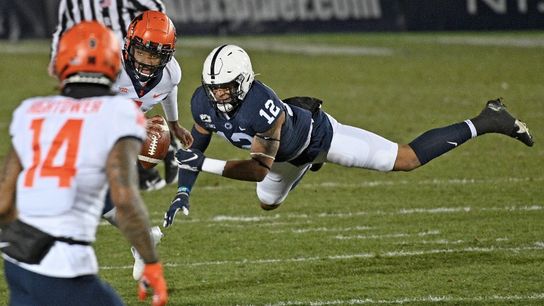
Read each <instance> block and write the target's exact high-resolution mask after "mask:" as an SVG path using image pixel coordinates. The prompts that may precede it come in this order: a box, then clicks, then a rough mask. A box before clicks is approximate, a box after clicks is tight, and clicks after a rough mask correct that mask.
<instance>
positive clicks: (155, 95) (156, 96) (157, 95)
mask: <svg viewBox="0 0 544 306" xmlns="http://www.w3.org/2000/svg"><path fill="white" fill-rule="evenodd" d="M164 94H166V93H160V94H154V95H153V99H156V98H158V97H160V96H162V95H164Z"/></svg>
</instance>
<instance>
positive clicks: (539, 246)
mask: <svg viewBox="0 0 544 306" xmlns="http://www.w3.org/2000/svg"><path fill="white" fill-rule="evenodd" d="M542 250H544V242H543V241H537V242H535V243H533V246H525V247H515V248H502V247H466V248H459V249H452V248H445V249H431V250H412V251H396V252H382V253H372V252H371V253H357V254H338V255H330V256H314V257H296V258H268V259H240V260H218V261H203V262H186V263H182V262H177V263H176V262H166V263H164V265H165V266H167V267H174V268H175V267H196V266H217V265H248V264H254V265H260V264H283V263H291V262H311V261H322V260H351V259H369V258H383V257H392V258H394V257H410V256H424V255H433V254H453V253H498V252H512V253H521V252H525V251H542ZM100 269H103V270H124V269H132V265H130V266H101V267H100Z"/></svg>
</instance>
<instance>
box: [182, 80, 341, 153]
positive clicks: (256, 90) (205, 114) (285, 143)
mask: <svg viewBox="0 0 544 306" xmlns="http://www.w3.org/2000/svg"><path fill="white" fill-rule="evenodd" d="M191 112H192V115H193V119H194V121H195V122H196V123H197V124H198V125H200V126H201V127H203V128H205V129H206V130H208V131H209V132H212V133H217V135H219V136H221V137H223V138H225V139H226V140H227V141H229V142H230V143H232V144H233V145H234V146H236V147H238V148H241V149H250V148H251V143H252V141H253V137H254V136H255V134H256V133H264V132H266V131H268V130H270V129H271V128H272V126H273V125H274V122H276V120H277V119H278V118H279V116H280V114H281V113H282V112H285V114H286V116H285V123H284V124H283V126H282V129H281V140H280V147H279V149H278V153H277V154H276V159H275V160H276V161H278V162H283V161H288V160H291V159H293V158H294V157H296V156H297V155H300V153H301V151H303V149H305V148H306V147H307V146H308V143H307V140H308V133H309V132H310V128H311V126H312V124H313V120H312V114H311V113H310V111H308V110H305V109H302V108H299V107H296V106H288V105H287V104H285V103H283V102H282V101H281V100H280V98H278V96H277V95H276V94H275V93H274V91H273V90H272V89H270V88H269V87H267V86H266V85H264V84H263V83H261V82H260V81H257V80H255V81H254V82H253V85H252V86H251V88H250V90H249V92H248V93H247V95H246V97H245V98H244V100H243V102H242V103H241V104H240V105H239V106H238V109H237V110H236V111H235V112H234V113H233V114H232V117H230V116H228V115H227V114H225V113H222V112H220V111H218V110H216V108H215V107H214V105H213V102H211V101H210V100H209V98H208V96H207V95H206V92H205V89H204V88H203V87H202V86H200V87H199V88H197V89H196V91H195V92H194V94H193V97H192V98H191ZM321 115H322V116H321V117H322V118H321V117H320V118H321V120H327V119H326V118H325V117H326V116H325V114H324V113H323V112H321ZM318 117H319V116H318ZM327 123H328V120H327ZM325 125H326V124H325ZM314 126H315V123H314ZM325 128H327V127H325ZM328 129H330V131H328V132H327V131H323V133H320V136H323V135H321V134H326V136H327V138H328V139H325V141H323V139H320V140H319V141H318V142H319V143H320V144H323V143H324V144H325V147H326V148H325V149H328V145H330V138H331V137H332V129H331V128H330V123H329V124H328ZM316 132H318V131H315V130H314V131H312V137H313V136H314V135H315V134H316ZM329 134H330V135H329ZM312 155H313V154H312ZM314 157H315V156H314Z"/></svg>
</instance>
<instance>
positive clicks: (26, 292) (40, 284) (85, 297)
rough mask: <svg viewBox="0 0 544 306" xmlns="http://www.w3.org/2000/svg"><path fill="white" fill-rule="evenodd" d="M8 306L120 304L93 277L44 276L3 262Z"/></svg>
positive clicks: (103, 285)
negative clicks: (6, 282)
mask: <svg viewBox="0 0 544 306" xmlns="http://www.w3.org/2000/svg"><path fill="white" fill-rule="evenodd" d="M4 270H5V273H6V279H8V284H9V287H10V305H17V306H21V305H22V306H26V305H28V306H30V305H44V306H49V305H51V306H52V305H66V306H71V305H73V306H76V305H78V306H91V305H93V306H94V305H112V306H121V305H124V304H123V302H122V300H121V298H120V297H119V296H118V294H117V293H116V292H115V291H114V290H113V289H112V288H111V287H110V286H109V285H108V284H106V283H105V282H103V281H102V280H100V279H99V278H98V276H96V275H85V276H80V277H75V278H58V277H48V276H44V275H41V274H37V273H34V272H31V271H28V270H26V269H23V268H21V267H19V266H17V265H15V264H13V263H10V262H8V261H5V262H4Z"/></svg>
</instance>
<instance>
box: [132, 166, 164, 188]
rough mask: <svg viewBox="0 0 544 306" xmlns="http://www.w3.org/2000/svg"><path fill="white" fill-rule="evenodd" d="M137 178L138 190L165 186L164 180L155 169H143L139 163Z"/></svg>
mask: <svg viewBox="0 0 544 306" xmlns="http://www.w3.org/2000/svg"><path fill="white" fill-rule="evenodd" d="M138 178H139V181H140V190H143V191H152V190H159V189H161V188H163V187H164V186H166V181H165V180H164V179H163V178H162V177H161V175H160V174H159V171H158V170H157V169H155V168H151V169H145V168H144V167H142V165H141V164H140V163H138Z"/></svg>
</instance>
